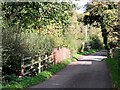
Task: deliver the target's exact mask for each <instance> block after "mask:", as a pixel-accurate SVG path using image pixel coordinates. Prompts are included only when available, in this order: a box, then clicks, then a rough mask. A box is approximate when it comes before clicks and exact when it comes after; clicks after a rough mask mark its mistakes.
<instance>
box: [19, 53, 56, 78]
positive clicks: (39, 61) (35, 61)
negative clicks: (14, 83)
mask: <svg viewBox="0 0 120 90" xmlns="http://www.w3.org/2000/svg"><path fill="white" fill-rule="evenodd" d="M42 56H43V57H42ZM27 61H29V62H30V63H29V64H28V63H27V64H25V62H27ZM52 64H55V54H53V55H50V56H47V55H41V56H40V55H35V56H34V57H26V58H23V59H22V62H21V74H22V75H23V76H25V75H28V74H31V73H32V72H35V71H36V72H37V73H40V72H42V69H43V68H44V70H45V69H46V68H47V67H48V66H50V65H52ZM34 65H36V67H37V68H35V67H34ZM26 68H28V69H27V70H26V71H25V69H26ZM44 70H43V71H44Z"/></svg>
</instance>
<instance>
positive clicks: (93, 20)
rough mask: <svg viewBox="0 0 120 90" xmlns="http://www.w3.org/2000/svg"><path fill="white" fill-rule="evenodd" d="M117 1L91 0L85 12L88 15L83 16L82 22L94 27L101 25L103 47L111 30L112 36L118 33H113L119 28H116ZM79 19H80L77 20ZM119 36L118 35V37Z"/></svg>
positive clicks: (106, 45)
mask: <svg viewBox="0 0 120 90" xmlns="http://www.w3.org/2000/svg"><path fill="white" fill-rule="evenodd" d="M117 5H118V3H116V2H106V3H102V2H93V3H90V4H87V5H86V6H87V12H89V14H88V15H85V16H84V19H83V22H84V23H85V24H90V25H93V26H95V27H101V29H102V30H101V31H102V36H103V38H104V44H105V48H106V49H109V47H108V37H109V34H110V33H111V32H112V34H111V35H112V38H113V37H114V36H115V37H118V36H119V35H115V34H113V33H115V32H116V33H117V34H118V32H119V29H118V28H116V27H117V26H118V18H117V9H118V7H117ZM79 21H80V20H79ZM118 38H119V37H118Z"/></svg>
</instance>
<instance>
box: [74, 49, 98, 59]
mask: <svg viewBox="0 0 120 90" xmlns="http://www.w3.org/2000/svg"><path fill="white" fill-rule="evenodd" d="M97 51H99V50H98V49H91V50H89V51H84V52H82V53H77V54H74V55H73V58H76V59H77V58H78V57H79V56H80V55H88V54H92V53H95V52H97Z"/></svg>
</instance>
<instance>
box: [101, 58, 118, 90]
mask: <svg viewBox="0 0 120 90" xmlns="http://www.w3.org/2000/svg"><path fill="white" fill-rule="evenodd" d="M103 61H106V62H107V63H108V65H109V68H110V73H111V77H112V81H113V86H114V88H118V90H120V77H119V76H120V73H119V65H118V62H117V60H116V59H115V58H105V59H104V60H103Z"/></svg>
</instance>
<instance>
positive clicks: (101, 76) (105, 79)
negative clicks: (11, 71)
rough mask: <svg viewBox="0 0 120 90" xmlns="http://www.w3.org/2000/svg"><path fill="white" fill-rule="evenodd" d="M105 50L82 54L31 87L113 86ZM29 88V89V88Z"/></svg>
mask: <svg viewBox="0 0 120 90" xmlns="http://www.w3.org/2000/svg"><path fill="white" fill-rule="evenodd" d="M105 54H106V52H105V50H101V51H99V52H96V53H93V54H91V55H86V56H80V57H79V59H78V61H75V62H71V63H70V64H69V65H67V66H66V67H65V68H64V69H62V70H61V71H60V72H58V73H56V74H55V75H53V76H52V77H51V78H50V79H48V80H46V81H44V82H42V83H39V84H37V85H34V86H32V87H29V88H112V81H111V77H110V72H109V69H108V65H107V63H106V62H104V61H101V60H102V59H103V58H106V56H105ZM29 88H28V89H29Z"/></svg>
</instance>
